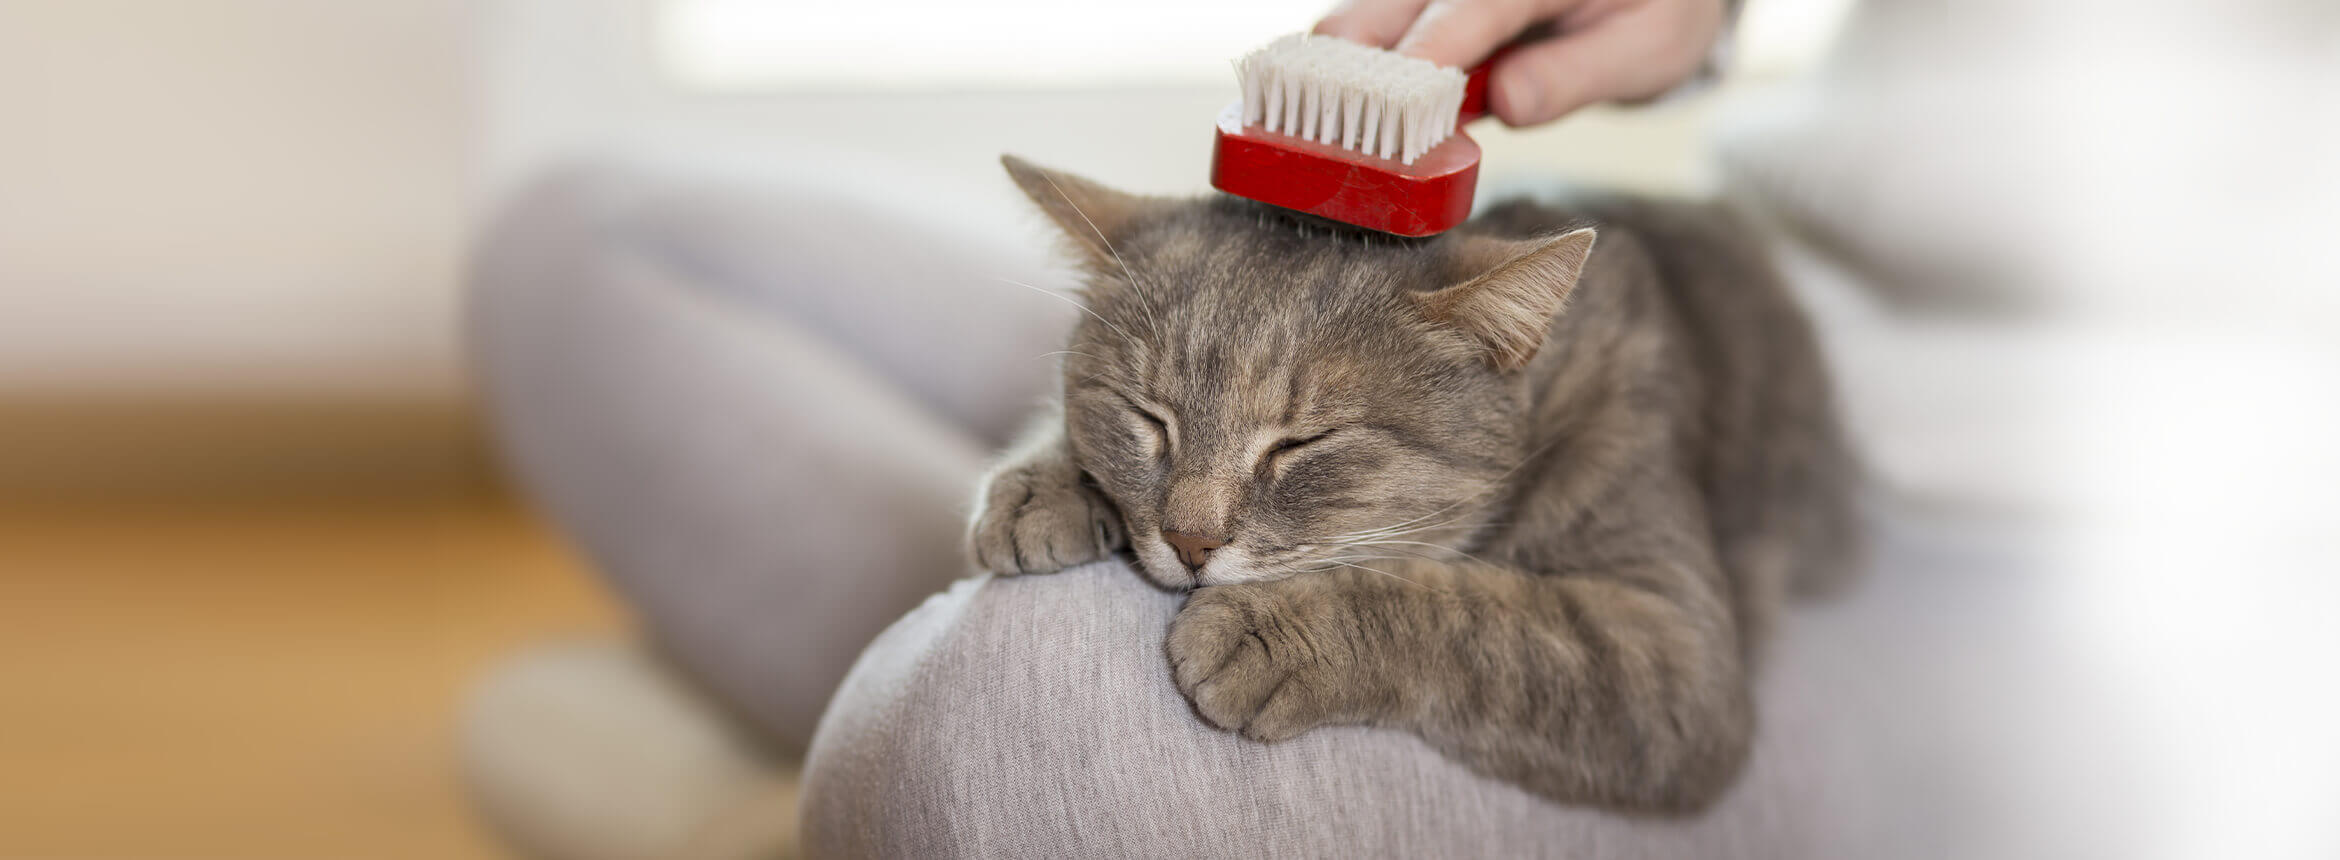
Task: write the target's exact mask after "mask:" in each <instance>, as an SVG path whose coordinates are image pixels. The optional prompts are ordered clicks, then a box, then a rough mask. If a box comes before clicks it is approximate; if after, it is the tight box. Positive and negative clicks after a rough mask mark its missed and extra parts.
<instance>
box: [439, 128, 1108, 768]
mask: <svg viewBox="0 0 2340 860" xmlns="http://www.w3.org/2000/svg"><path fill="white" fill-rule="evenodd" d="M678 189H679V190H678ZM757 201H762V202H761V203H758V202H757ZM758 206H763V207H766V208H773V209H789V208H791V207H801V208H802V209H803V211H806V212H817V213H819V214H820V217H819V218H810V217H805V218H797V217H788V216H770V217H765V216H758V215H754V214H753V213H754V212H756V211H758V210H757V207H758ZM718 214H721V215H722V216H723V217H718ZM759 219H760V220H759ZM911 223H915V222H911ZM726 225H728V226H726ZM726 230H728V231H729V232H725V231H726ZM847 234H859V235H863V236H865V237H866V236H876V235H883V236H885V237H886V239H885V241H887V242H900V243H907V244H910V245H913V246H915V247H916V248H918V249H919V251H918V254H917V255H912V256H902V255H897V257H896V258H881V259H878V260H875V261H873V262H872V263H871V265H870V267H869V268H867V269H864V270H859V271H853V270H849V269H848V268H847V267H845V266H844V264H843V261H842V260H841V257H843V256H850V255H851V254H852V253H853V252H852V250H851V249H849V248H846V247H844V246H843V242H844V239H843V236H844V235H847ZM913 256H914V257H915V259H913ZM1009 259H1010V260H1011V262H1012V255H1009ZM792 262H793V263H797V264H800V265H798V266H796V267H794V268H791V267H790V265H789V264H790V263H792ZM1007 265H1009V263H1007V262H1002V255H998V254H989V255H987V254H985V253H983V251H982V249H980V248H973V247H967V246H965V245H964V243H961V242H959V240H957V239H955V238H954V237H952V236H949V235H934V234H931V233H920V232H919V231H918V230H916V229H905V228H904V227H903V224H902V223H901V222H898V221H897V220H894V219H889V218H888V217H886V215H885V214H884V213H882V212H874V211H862V210H855V209H852V208H851V207H849V206H847V205H845V204H844V203H840V202H837V201H807V200H802V199H796V198H791V197H789V196H787V195H785V194H776V195H772V196H763V197H759V196H757V195H752V194H746V193H738V194H733V195H731V196H725V194H724V193H723V192H719V191H715V190H711V189H709V188H707V187H705V186H704V185H698V186H690V185H677V184H675V183H673V182H672V181H668V180H661V179H657V178H653V177H650V176H645V175H642V174H638V173H634V172H630V171H623V170H601V171H579V172H574V173H572V174H569V175H567V176H565V177H562V178H559V179H556V180H554V181H550V182H547V183H544V184H543V185H541V186H540V187H538V188H537V189H535V190H534V191H533V192H532V193H531V194H529V195H527V196H526V197H525V198H523V199H522V200H521V201H520V202H519V203H518V204H517V205H515V206H514V207H513V209H512V210H511V212H510V213H509V214H508V215H507V216H506V217H505V218H503V219H502V220H501V221H500V222H499V226H498V228H497V229H496V230H495V231H494V232H493V233H492V234H491V236H490V237H489V239H488V240H487V242H486V243H485V245H484V246H483V248H482V254H481V260H480V264H479V266H478V268H477V270H476V272H475V277H474V283H473V295H472V308H471V312H472V313H471V320H470V325H471V336H472V340H473V346H474V354H475V356H476V358H477V364H478V368H479V371H480V373H481V376H482V382H483V386H484V389H485V393H486V402H487V405H488V406H489V408H490V411H491V417H492V419H493V420H494V422H495V425H496V430H497V433H498V434H499V436H500V438H501V440H502V442H503V446H504V449H505V451H506V452H507V455H508V457H509V459H510V462H511V465H512V467H513V468H514V470H515V471H516V473H517V475H518V477H519V479H520V480H521V482H522V483H523V484H524V485H525V486H526V487H527V488H528V489H529V490H530V491H531V493H532V494H533V495H534V496H535V497H536V498H537V499H538V500H539V501H540V502H542V503H543V504H544V505H545V507H546V508H547V510H548V512H549V513H550V514H551V515H552V516H553V517H554V518H555V519H556V520H557V521H558V522H559V523H560V524H561V525H562V526H563V527H564V529H565V530H566V531H567V532H568V533H569V534H570V535H571V536H572V537H573V538H574V539H575V540H576V541H577V542H578V543H579V544H580V545H581V546H582V548H583V549H584V551H585V552H586V554H587V555H588V556H589V557H590V559H591V561H592V562H593V563H594V564H595V566H597V567H598V568H599V569H600V570H601V571H602V572H603V573H605V574H606V575H607V576H608V577H609V579H610V580H611V581H612V582H613V583H614V584H615V586H616V587H617V588H618V590H619V591H620V592H621V593H622V594H623V595H624V596H625V597H626V598H627V599H628V601H629V602H630V603H631V604H632V605H633V608H634V609H635V610H636V611H637V612H638V614H639V615H640V617H641V618H642V620H643V622H644V625H645V627H646V628H647V631H648V633H649V635H650V636H651V638H652V639H653V641H655V642H656V643H657V644H658V645H660V646H661V647H662V648H663V649H664V650H666V651H668V652H670V653H671V655H672V656H673V657H674V658H675V659H676V661H677V663H679V664H680V665H681V666H682V667H683V668H685V669H686V670H688V671H690V672H691V673H693V674H694V675H696V676H697V677H699V678H700V679H701V680H702V681H704V682H705V683H706V684H708V685H709V686H710V687H711V688H712V689H713V690H714V691H715V692H716V693H717V694H718V695H719V696H721V697H722V698H724V699H726V700H727V701H728V702H729V703H731V704H732V705H734V706H736V707H738V708H740V709H741V710H742V711H744V713H745V714H746V715H747V716H749V717H750V718H751V719H753V720H754V721H755V722H756V723H757V724H758V725H759V726H761V727H763V728H764V729H766V730H768V731H769V732H771V733H772V734H773V735H774V736H775V737H776V738H777V739H778V740H780V741H781V742H782V744H783V745H784V746H796V745H801V744H802V743H803V742H804V741H805V739H806V738H807V737H808V736H809V735H810V733H811V730H812V727H813V723H814V720H815V719H816V718H817V717H818V715H819V714H820V709H821V706H822V704H823V702H825V701H826V699H827V697H828V694H829V692H830V691H831V690H833V689H834V688H835V685H836V683H837V681H838V679H839V678H841V677H842V676H843V675H844V672H845V669H846V667H847V666H848V665H850V663H851V661H852V659H853V656H854V655H855V654H856V653H858V652H859V651H860V649H861V646H862V645H864V644H865V643H866V642H867V641H868V640H869V638H870V637H871V636H874V635H875V634H876V633H877V632H878V631H879V630H881V629H883V628H884V627H885V625H886V624H887V623H888V622H890V621H892V620H893V619H894V618H895V617H897V616H899V615H900V614H901V612H902V611H903V610H905V609H907V608H909V607H910V606H911V605H913V604H915V603H916V602H917V600H918V599H919V598H920V597H922V596H924V595H926V594H928V593H930V592H932V591H933V590H935V589H937V588H940V587H941V586H942V585H943V583H945V582H947V581H948V580H949V579H950V578H951V577H953V576H956V575H958V574H959V573H961V572H962V571H964V570H965V567H966V566H965V564H964V562H963V560H962V557H961V550H960V542H961V534H962V529H963V527H964V523H963V517H964V516H965V513H966V511H965V508H966V505H967V500H968V499H969V498H970V497H971V493H972V488H973V484H974V481H975V479H976V476H977V475H978V474H979V472H980V470H981V468H982V466H983V464H984V460H985V457H986V456H987V453H988V452H987V448H988V447H989V445H991V444H992V443H993V441H994V440H995V439H996V437H997V436H998V435H999V434H1001V433H1003V432H1004V430H1005V428H1006V427H1007V426H1008V425H1010V424H1012V423H1013V421H1014V420H1015V418H1016V416H1017V415H1019V414H1021V413H1023V412H1024V411H1027V410H1029V409H1030V408H1031V406H1032V402H1031V401H1032V399H1033V394H1034V393H1036V392H1037V391H1038V390H1039V389H1040V387H1041V386H1042V384H1043V383H1044V380H1045V374H1046V373H1047V372H1048V371H1049V369H1050V368H1052V367H1053V363H1052V362H1046V361H1033V360H1031V357H1032V356H1033V355H1036V354H1039V353H1041V352H1044V351H1046V350H1048V349H1051V348H1053V347H1052V346H1051V345H1050V342H1051V341H1052V340H1053V338H1054V335H1052V334H1050V333H1049V329H1050V328H1051V327H1053V326H1060V325H1061V324H1062V320H1063V317H1062V315H1061V314H1062V313H1064V312H1066V311H1067V310H1068V309H1066V308H1064V307H1063V306H1062V305H1061V304H1059V303H1057V302H1055V301H1054V300H1052V299H1049V298H1047V297H1044V296H1036V295H1032V294H1030V293H1029V292H1027V291H1025V290H1022V289H1020V288H1015V287H1003V286H1001V285H998V284H993V285H992V287H993V290H992V295H994V296H1007V297H1008V298H1007V299H1003V300H1000V301H997V302H990V303H985V302H975V301H971V300H966V299H964V298H962V297H954V296H953V295H952V294H951V293H952V291H953V290H956V289H961V288H963V287H965V284H964V283H962V282H961V281H963V280H966V279H971V278H975V277H978V276H975V275H968V276H966V278H962V279H959V280H953V279H952V277H951V276H950V274H949V273H950V272H951V271H954V270H956V269H957V268H965V269H967V270H968V271H971V272H982V271H986V270H988V269H993V268H1000V267H1003V266H1007ZM980 277H989V274H988V272H986V274H984V275H982V276H980ZM1024 277H1025V278H1027V279H1029V278H1031V277H1032V275H1030V274H1029V273H1026V274H1025V275H1024ZM922 291H923V292H925V293H933V294H935V296H934V298H933V300H932V301H931V302H928V303H926V304H920V303H919V296H920V295H921V293H922ZM1018 296H1021V297H1022V298H1017V297H1018ZM813 305H819V306H820V307H819V308H813V307H812V306H813ZM823 309H825V310H823ZM800 311H801V312H802V313H803V314H804V315H805V318H801V319H800V318H798V317H797V316H795V314H797V313H798V312H800ZM857 318H863V319H867V320H879V321H884V324H876V323H873V324H871V326H867V327H860V328H857V327H856V324H855V323H854V322H853V321H854V320H855V319H857ZM944 322H949V323H952V324H953V325H958V326H964V327H965V328H967V329H968V330H969V332H970V333H968V334H964V335H960V336H953V335H951V334H950V329H951V326H948V325H943V323H944ZM888 325H897V326H900V327H901V328H902V330H914V331H917V332H919V334H918V335H917V336H916V337H914V338H909V339H907V340H905V339H900V338H894V339H889V338H887V337H885V336H884V334H883V332H884V331H886V330H890V329H888ZM1023 341H1034V342H1032V343H1023ZM920 349H924V350H927V351H928V353H929V354H928V355H927V356H925V357H924V359H921V358H920V357H919V356H916V355H912V354H911V353H913V352H915V351H917V350H920ZM920 361H923V362H924V363H923V364H921V363H920ZM913 371H923V373H924V375H923V376H921V377H920V378H919V379H916V380H905V379H903V378H902V374H906V373H911V372H913ZM913 382H914V383H916V384H915V385H913V384H912V383H913Z"/></svg>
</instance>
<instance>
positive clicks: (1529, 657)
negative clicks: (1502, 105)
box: [970, 157, 1854, 812]
mask: <svg viewBox="0 0 2340 860" xmlns="http://www.w3.org/2000/svg"><path fill="white" fill-rule="evenodd" d="M1004 161H1005V163H1006V165H1007V168H1008V172H1009V173H1010V174H1011V175H1012V176H1013V177H1014V178H1015V180H1016V182H1017V183H1018V184H1019V185H1021V186H1022V187H1023V189H1024V191H1025V192H1026V193H1027V194H1029V195H1030V196H1031V197H1032V199H1033V200H1034V201H1036V202H1038V203H1039V205H1040V208H1041V210H1042V211H1044V212H1046V213H1047V214H1048V215H1049V216H1050V218H1051V219H1053V220H1054V221H1055V222H1056V223H1057V225H1058V226H1060V227H1062V228H1063V230H1064V232H1065V234H1066V235H1067V236H1068V237H1070V239H1071V240H1072V244H1073V246H1074V248H1076V249H1077V250H1078V252H1079V255H1080V259H1081V261H1082V262H1083V263H1084V264H1085V267H1086V271H1087V275H1088V277H1087V285H1086V290H1085V297H1086V299H1087V305H1088V308H1089V311H1090V313H1089V314H1088V315H1087V316H1084V317H1083V318H1082V320H1081V323H1080V325H1079V326H1078V328H1077V329H1076V330H1075V331H1074V332H1073V335H1072V341H1071V345H1070V346H1069V347H1068V348H1067V350H1068V351H1067V352H1066V353H1065V359H1064V362H1063V366H1064V378H1063V384H1064V387H1063V396H1062V400H1061V403H1060V406H1059V408H1061V415H1059V414H1057V413H1055V412H1053V411H1052V412H1051V414H1049V415H1047V416H1045V419H1044V421H1043V423H1042V424H1041V425H1040V427H1041V432H1038V433H1036V434H1035V435H1034V436H1033V437H1032V438H1030V439H1029V440H1027V441H1026V442H1025V443H1024V444H1023V445H1021V446H1019V447H1018V448H1017V450H1015V451H1014V452H1012V453H1011V454H1010V455H1009V457H1008V458H1007V459H1006V460H1005V462H1003V463H1002V464H1001V465H1000V466H999V467H998V468H997V469H996V470H995V471H994V472H993V473H992V475H991V476H990V477H989V479H988V481H987V482H986V485H985V487H984V489H983V490H982V492H981V495H980V497H979V499H978V501H979V507H980V510H979V511H978V513H977V514H976V516H975V520H974V524H973V527H972V534H971V536H970V539H971V542H972V545H973V552H974V554H975V557H976V559H977V561H978V562H979V563H980V564H981V565H982V566H983V567H984V568H986V569H989V570H991V571H994V572H997V573H1001V574H1018V573H1045V572H1050V571H1054V570H1058V569H1060V568H1063V567H1066V566H1069V565H1074V564H1079V563H1082V562H1087V561H1093V560H1096V559H1100V558H1103V557H1106V556H1107V555H1109V554H1111V553H1114V552H1116V551H1119V550H1120V549H1122V548H1124V547H1127V548H1128V549H1129V550H1130V551H1131V553H1132V554H1133V555H1134V556H1135V557H1136V559H1137V561H1138V564H1139V567H1140V568H1142V569H1143V570H1144V571H1145V573H1146V575H1147V576H1148V577H1150V578H1152V579H1153V580H1154V581H1155V582H1157V583H1159V584H1161V585H1163V586H1167V587H1170V588H1174V589H1189V588H1191V589H1194V591H1193V593H1192V595H1191V596H1190V597H1188V599H1187V602H1186V605H1185V607H1184V608H1183V609H1182V610H1181V611H1180V613H1179V615H1178V617H1177V619H1176V621H1175V622H1174V623H1173V624H1172V626H1171V629H1170V634H1169V646H1168V650H1169V659H1170V668H1171V672H1172V674H1173V676H1174V678H1175V680H1176V681H1177V684H1178V688H1179V689H1180V690H1181V691H1183V692H1184V693H1185V694H1186V696H1187V697H1188V698H1189V699H1191V700H1192V701H1193V703H1194V706H1195V709H1196V710H1197V711H1198V712H1199V713H1200V714H1201V715H1202V717H1203V718H1204V719H1206V720H1209V721H1210V722H1211V723H1213V724H1216V725H1218V726H1220V727H1223V728H1226V729H1229V730H1235V731H1240V732H1242V733H1243V734H1244V735H1245V736H1247V737H1250V738H1254V739H1257V740H1262V741H1277V740H1281V739H1284V738H1289V737H1292V736H1294V735H1297V734H1299V733H1301V732H1305V731H1307V730H1309V729H1310V728H1313V727H1316V726H1323V725H1335V724H1357V725H1372V726H1386V727H1391V728H1398V729H1404V730H1407V731H1411V732H1414V733H1416V734H1418V735H1420V736H1421V737H1423V738H1425V739H1427V740H1428V741H1429V742H1430V743H1431V744H1433V745H1435V746H1436V747H1437V748H1439V749H1440V750H1443V751H1444V752H1445V753H1446V754H1447V755H1449V756H1451V757H1453V758H1455V759H1457V760H1459V761H1462V762H1464V763H1466V764H1468V765H1470V766H1471V767H1473V768H1475V769H1477V770H1478V771H1480V772H1482V773H1485V774H1488V775H1490V776H1494V777H1497V778H1500V779H1504V780H1509V781H1512V782H1515V783H1517V784H1519V785H1522V786H1524V787H1526V788H1528V789H1529V790H1532V791H1535V792H1537V793H1539V794H1542V795H1544V796H1546V797H1550V798H1553V799H1555V800H1561V801H1568V802H1576V803H1587V804H1598V805H1605V806H1611V807H1617V808H1623V809H1630V810H1641V811H1657V812H1686V811H1692V810H1696V809H1699V808H1701V807H1702V806H1704V805H1705V804H1706V803H1708V802H1709V801H1711V800H1713V799H1714V798H1715V797H1716V796H1717V795H1718V794H1719V793H1720V792H1721V791H1722V790H1723V789H1724V788H1725V787H1726V786H1727V785H1728V784H1729V783H1730V780H1731V779H1732V777H1733V775H1734V774H1735V773H1736V772H1737V771H1738V769H1739V767H1740V765H1741V762H1742V761H1743V760H1744V759H1745V757H1746V752H1747V746H1748V740H1749V735H1750V733H1751V731H1752V725H1751V723H1752V719H1753V714H1752V708H1751V705H1750V701H1749V692H1748V672H1749V668H1750V663H1751V662H1752V659H1753V652H1754V650H1755V647H1754V646H1755V644H1756V643H1757V642H1758V641H1759V639H1760V636H1761V634H1762V632H1763V628H1764V626H1765V624H1766V623H1767V621H1768V619H1769V618H1770V617H1771V616H1772V614H1773V612H1774V611H1775V609H1776V607H1777V605H1778V604H1779V603H1780V602H1781V600H1782V598H1783V596H1784V595H1785V594H1787V593H1789V592H1790V591H1793V590H1804V589H1812V588H1817V587H1819V586H1822V585H1825V584H1827V583H1829V582H1830V581H1832V580H1834V579H1837V578H1839V576H1840V575H1841V574H1842V573H1843V572H1844V571H1846V570H1847V569H1848V567H1849V566H1850V565H1849V559H1850V549H1851V546H1852V544H1853V541H1854V532H1853V521H1852V520H1853V517H1852V512H1851V509H1850V503H1849V495H1850V492H1849V491H1850V488H1851V486H1852V483H1853V468H1852V463H1851V458H1850V457H1848V456H1847V453H1846V450H1845V446H1844V444H1843V441H1842V436H1841V434H1840V432H1839V430H1838V427H1837V424H1836V419H1835V417H1834V415H1833V414H1832V411H1831V404H1830V399H1831V398H1830V393H1829V387H1828V381H1827V378H1826V376H1825V375H1824V372H1823V368H1822V366H1821V362H1820V358H1819V354H1818V352H1817V350H1816V348H1815V346H1814V343H1813V339H1812V336H1811V333H1810V331H1809V328H1808V325H1807V323H1806V321H1805V319H1804V317H1803V315H1802V314H1801V313H1800V312H1799V311H1798V310H1797V309H1796V307H1795V306H1794V305H1793V304H1792V303H1791V302H1790V300H1789V297H1788V295H1787V294H1786V292H1785V291H1784V290H1783V288H1782V286H1781V285H1780V283H1779V281H1778V279H1777V277H1776V276H1775V275H1774V274H1773V273H1772V271H1771V270H1770V268H1769V267H1768V265H1767V263H1766V261H1765V259H1764V257H1763V256H1762V254H1761V253H1760V252H1759V251H1758V250H1757V249H1755V248H1753V247H1750V246H1749V245H1748V244H1747V243H1746V242H1745V240H1744V239H1743V232H1744V231H1743V230H1741V229H1739V228H1737V227H1735V226H1734V225H1733V224H1732V222H1730V221H1729V220H1728V219H1727V218H1724V217H1722V216H1721V215H1720V214H1719V213H1717V212H1715V211H1713V210H1709V209H1703V208H1697V207H1693V206H1689V205H1683V204H1657V203H1650V202H1643V201H1632V200H1607V201H1599V202H1595V203H1592V204H1588V205H1587V206H1585V207H1584V208H1582V209H1578V210H1573V211H1561V210H1556V209H1549V208H1544V207H1542V206H1538V205H1535V204H1531V203H1526V202H1515V203H1510V204H1507V205H1503V206H1498V207H1496V208H1494V209H1493V210H1492V211H1490V212H1487V213H1485V214H1483V215H1481V216H1480V217H1478V218H1476V219H1475V220H1473V221H1472V222H1470V223H1469V224H1468V225H1466V226H1464V227H1462V228H1461V229H1458V230H1455V231H1453V232H1451V233H1448V234H1446V235H1443V236H1439V237H1437V238H1435V239H1430V240H1395V239H1391V238H1388V237H1372V238H1367V237H1365V236H1363V235H1362V234H1359V233H1357V232H1355V231H1351V230H1345V229H1341V228H1338V227H1337V226H1335V225H1329V224H1325V223H1322V222H1312V221H1305V220H1303V219H1301V218H1299V217H1296V216H1293V215H1290V214H1286V213H1282V212H1280V211H1278V210H1272V209H1270V208H1268V207H1264V206H1260V205H1257V204H1253V203H1251V202H1249V201H1243V200H1238V199H1235V198H1230V197H1224V196H1214V197H1209V198H1202V199H1189V200H1172V199H1158V198H1149V197H1140V196H1134V195H1129V194H1124V193H1120V192H1116V191H1113V190H1110V189H1107V188H1104V187H1102V186H1099V185H1097V184H1095V183H1092V182H1088V181H1086V180H1083V179H1080V178H1077V177H1073V176H1069V175H1066V174H1062V173H1057V172H1052V171H1048V170H1044V169H1041V168H1038V167H1035V166H1032V165H1030V164H1027V163H1025V162H1022V161H1020V160H1017V159H1015V158H1012V157H1010V158H1007V159H1004ZM1596 230H1597V231H1598V233H1599V242H1598V247H1599V250H1597V251H1596V250H1595V249H1594V248H1595V242H1594V235H1595V231H1596Z"/></svg>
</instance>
